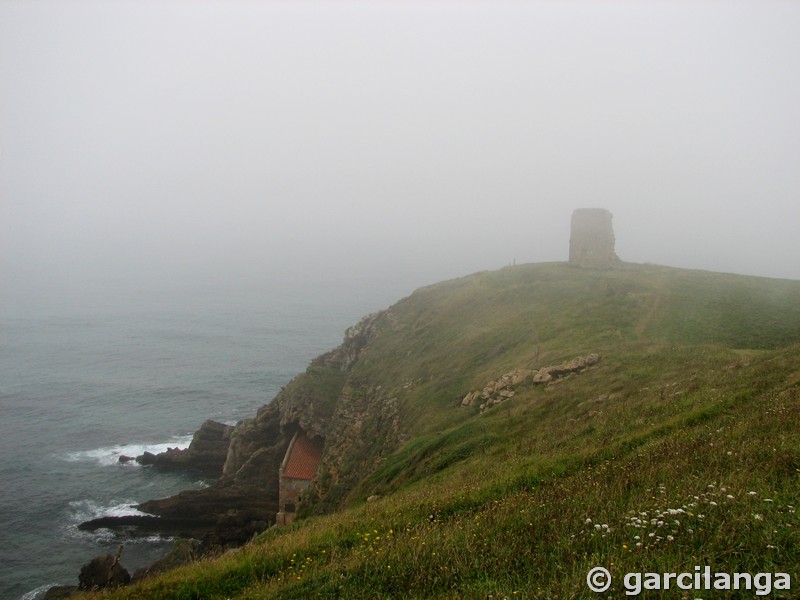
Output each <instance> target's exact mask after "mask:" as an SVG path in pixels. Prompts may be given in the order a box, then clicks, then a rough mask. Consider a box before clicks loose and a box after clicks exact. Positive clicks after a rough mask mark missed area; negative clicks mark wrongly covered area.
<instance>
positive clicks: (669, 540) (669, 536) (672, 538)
mask: <svg viewBox="0 0 800 600" xmlns="http://www.w3.org/2000/svg"><path fill="white" fill-rule="evenodd" d="M674 539H675V538H674V537H672V536H671V535H668V536H667V541H668V542H671V541H672V540H674Z"/></svg>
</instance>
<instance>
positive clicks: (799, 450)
mask: <svg viewBox="0 0 800 600" xmlns="http://www.w3.org/2000/svg"><path fill="white" fill-rule="evenodd" d="M387 322H389V323H390V325H391V326H387V327H384V328H383V329H382V330H381V331H380V333H379V334H378V335H377V336H376V337H375V338H374V339H373V340H372V341H371V342H370V343H369V345H368V346H367V347H366V348H365V349H364V351H363V353H362V354H361V355H360V357H359V360H358V361H357V363H356V364H355V365H354V366H353V368H352V371H351V373H350V374H349V377H350V378H351V380H358V381H365V382H369V385H371V386H373V387H377V386H381V389H383V390H386V393H387V394H389V395H391V396H393V397H395V398H396V399H397V404H398V407H399V414H400V423H401V429H402V432H403V436H402V437H403V443H402V445H401V446H400V447H399V448H397V449H395V450H393V451H391V452H387V453H386V455H385V457H384V458H383V459H381V460H380V461H379V462H378V467H377V468H375V469H373V470H370V471H369V472H364V473H363V476H362V477H361V478H360V479H359V480H358V481H357V483H356V484H354V485H352V486H351V487H350V488H348V489H347V490H346V493H342V494H341V497H340V499H339V501H338V506H339V508H338V510H336V511H335V512H334V513H332V514H326V515H318V516H309V517H308V518H305V519H302V520H300V521H298V522H297V523H295V524H294V525H293V526H291V527H289V528H285V529H275V528H273V529H270V530H268V531H267V532H265V533H264V534H263V535H261V536H260V537H259V538H257V539H256V540H254V541H253V542H252V543H251V544H249V545H247V546H245V547H243V548H241V549H238V550H236V551H232V552H229V553H227V554H225V555H223V556H221V557H219V558H217V559H214V560H202V561H198V562H196V563H194V564H191V565H188V566H185V567H182V568H179V569H176V570H174V571H171V572H169V573H167V574H165V575H162V576H161V577H158V578H156V579H152V580H148V581H145V582H143V583H141V584H139V585H136V586H133V587H130V588H125V589H121V590H118V591H117V592H114V593H111V592H108V593H105V594H100V596H101V597H113V598H137V599H138V598H153V599H155V598H163V599H173V598H174V599H187V600H188V599H201V598H202V599H210V598H284V599H288V598H298V599H299V598H315V597H322V598H487V597H493V598H503V597H507V598H582V597H586V598H590V597H595V596H596V594H594V593H592V592H590V591H589V590H588V588H587V586H586V582H585V578H586V574H587V572H588V571H589V569H591V568H592V567H595V566H604V567H607V568H608V569H609V570H610V572H611V574H612V576H614V580H615V582H616V583H615V584H614V587H613V588H612V591H611V597H624V596H625V594H624V590H623V588H622V587H621V585H620V582H621V577H622V575H623V574H625V573H627V572H633V571H657V572H663V571H671V572H674V571H678V572H680V571H689V572H692V571H693V570H694V568H695V566H696V565H700V566H702V565H709V566H711V568H712V570H714V571H727V572H736V571H738V572H751V573H757V572H787V573H790V574H791V575H792V583H793V587H796V588H797V587H798V586H800V581H798V580H797V578H798V577H799V576H800V572H798V569H797V565H798V564H800V519H798V518H797V514H796V509H795V507H797V506H798V504H800V425H798V423H800V282H796V281H786V280H773V279H763V278H755V277H744V276H738V275H726V274H718V273H708V272H700V271H686V270H679V269H670V268H665V267H656V266H642V265H629V264H621V265H620V266H619V267H618V268H616V269H614V270H611V271H588V270H581V269H576V268H572V267H569V266H567V265H565V264H561V263H559V264H539V265H523V266H516V267H509V268H506V269H502V270H500V271H495V272H486V273H478V274H475V275H472V276H469V277H464V278H461V279H457V280H453V281H448V282H444V283H441V284H438V285H434V286H430V287H426V288H423V289H420V290H418V291H416V292H415V293H414V294H412V295H411V296H409V297H408V298H405V299H403V300H401V301H400V302H398V303H397V304H396V305H394V306H393V307H392V308H391V309H390V310H389V312H388V316H387ZM589 353H599V354H600V355H601V357H602V358H601V361H600V363H599V364H597V365H596V366H594V367H592V368H590V369H588V370H586V371H584V372H583V373H580V374H577V375H573V376H570V377H568V378H565V379H563V380H560V381H558V382H556V383H553V384H551V385H540V384H534V383H533V382H531V381H530V380H526V381H525V382H523V383H521V384H519V385H518V386H516V388H515V390H514V391H515V394H514V396H513V398H510V399H508V400H506V401H505V402H503V403H502V404H500V405H499V406H496V407H494V408H491V409H489V410H486V411H485V412H481V411H480V410H479V408H478V406H477V405H473V406H469V407H461V406H460V403H461V399H462V398H463V397H464V395H465V394H466V393H468V392H470V391H472V390H480V389H481V388H483V387H484V386H485V385H486V383H487V382H489V381H492V380H496V379H497V378H498V377H500V376H501V375H502V374H504V373H506V372H509V371H512V370H514V369H519V368H525V369H538V368H541V367H545V366H548V365H554V364H557V363H559V362H563V361H565V360H569V359H571V358H574V357H576V356H580V355H586V354H589ZM323 375H324V374H323ZM302 377H303V376H301V378H300V380H298V381H297V382H296V383H295V384H293V385H303V382H302ZM305 377H307V378H309V386H315V385H316V386H319V385H322V384H320V383H319V382H323V383H324V382H325V381H327V380H328V379H327V378H326V377H324V376H321V375H320V373H319V371H318V369H315V370H311V371H310V372H309V374H308V375H306V376H305ZM337 385H339V383H337ZM326 389H327V388H326ZM328 391H329V390H328ZM328 391H326V392H325V394H328ZM373 495H376V496H379V497H378V498H377V499H374V500H373V501H370V502H367V501H366V498H367V497H369V496H373ZM309 512H313V511H309ZM123 562H124V561H123ZM799 589H800V588H799ZM794 593H796V592H794ZM717 594H718V596H715V595H714V593H713V592H712V593H710V594H708V595H707V596H704V597H730V595H729V594H726V593H721V592H717ZM752 595H753V593H752V592H751V593H750V594H747V597H752ZM790 595H791V593H789V596H790ZM647 597H665V598H666V597H670V598H678V597H681V596H680V594H676V592H675V590H671V591H669V592H663V596H659V595H658V593H653V592H651V593H650V594H649V595H648V596H647ZM691 597H694V596H691Z"/></svg>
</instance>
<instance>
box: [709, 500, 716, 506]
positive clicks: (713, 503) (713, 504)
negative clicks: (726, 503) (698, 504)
mask: <svg viewBox="0 0 800 600" xmlns="http://www.w3.org/2000/svg"><path fill="white" fill-rule="evenodd" d="M709 504H710V505H711V506H716V505H717V503H716V502H714V501H713V500H712V501H711V502H709Z"/></svg>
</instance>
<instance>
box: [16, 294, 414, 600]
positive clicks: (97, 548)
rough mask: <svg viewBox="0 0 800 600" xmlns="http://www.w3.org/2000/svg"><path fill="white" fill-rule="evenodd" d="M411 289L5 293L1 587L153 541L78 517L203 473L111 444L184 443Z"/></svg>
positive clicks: (30, 582)
mask: <svg viewBox="0 0 800 600" xmlns="http://www.w3.org/2000/svg"><path fill="white" fill-rule="evenodd" d="M410 291H411V288H410V287H404V286H403V285H401V284H400V283H397V282H395V283H394V284H390V285H375V282H374V281H370V282H367V281H352V280H351V281H343V280H338V281H328V282H321V281H316V282H298V281H294V282H289V281H283V282H278V283H275V284H263V285H233V284H229V285H174V286H162V287H156V288H152V289H139V288H135V287H133V286H128V287H126V288H124V289H123V288H121V287H115V286H106V285H97V286H87V287H81V288H80V289H77V288H76V289H68V290H64V289H61V290H58V291H57V292H56V291H52V290H46V289H42V290H34V292H35V293H33V292H31V290H28V293H27V294H18V295H16V296H14V295H12V294H9V293H3V294H2V298H0V300H1V302H0V456H1V457H2V460H0V599H2V600H7V599H8V600H10V599H14V600H16V599H18V598H22V597H25V598H26V599H28V598H35V597H36V596H37V595H38V594H39V593H41V591H42V590H43V589H44V587H46V586H48V585H52V584H68V585H76V584H77V576H78V573H79V570H80V567H81V565H83V564H84V563H86V562H87V561H89V560H90V559H91V558H93V557H94V556H96V555H99V554H104V553H113V552H114V551H115V550H116V548H117V547H118V545H119V544H120V543H122V542H124V543H125V550H124V552H123V555H122V561H121V562H122V563H123V565H124V566H125V567H126V568H127V569H128V570H129V571H130V572H131V573H133V571H134V570H135V569H136V568H139V567H142V566H145V565H146V564H148V563H150V562H152V561H153V560H155V559H156V558H158V557H159V556H160V555H162V554H163V553H164V552H165V551H166V549H167V548H168V542H165V541H163V540H158V539H147V540H120V539H119V538H115V537H114V536H113V535H111V534H109V533H108V532H102V531H101V532H99V533H91V534H89V533H84V532H80V531H78V529H77V525H78V524H79V523H80V522H82V521H85V520H87V519H90V518H93V517H97V516H102V515H112V514H127V513H132V514H133V513H135V510H134V509H133V508H132V506H131V505H132V504H135V503H138V502H141V501H144V500H147V499H150V498H158V497H163V496H167V495H170V494H174V493H176V492H178V491H180V490H182V489H187V488H197V487H200V486H204V485H206V482H204V481H202V480H199V479H197V478H196V477H195V478H192V477H189V476H186V475H181V474H167V473H163V472H159V471H156V470H154V469H152V468H149V467H140V466H138V465H136V464H133V463H128V464H121V463H120V462H119V457H120V456H121V455H129V456H135V455H137V454H141V453H142V452H144V451H145V450H149V451H151V452H159V451H162V450H165V449H166V448H167V447H171V446H179V447H185V446H186V445H188V443H189V441H190V440H191V435H192V433H193V432H194V431H195V430H196V429H197V428H198V427H199V426H200V424H201V423H202V422H203V421H204V420H205V419H208V418H211V419H215V420H218V421H222V422H228V423H233V422H236V421H238V420H240V419H243V418H247V417H251V416H254V414H255V412H256V410H257V409H258V407H260V406H261V405H263V404H265V403H266V402H268V401H269V400H271V399H272V398H273V397H274V396H275V394H276V393H277V392H278V391H279V390H280V388H281V387H282V386H283V385H285V384H286V383H287V382H288V381H289V380H290V379H291V378H292V377H293V376H294V375H296V374H297V373H299V372H301V371H302V370H304V369H305V367H306V366H307V364H308V362H309V361H310V360H311V359H312V358H313V357H315V356H317V355H319V354H321V353H322V352H324V351H327V350H329V349H331V348H333V347H335V346H337V345H338V344H339V343H340V342H341V340H342V337H343V335H344V330H345V329H346V328H347V327H348V326H350V325H352V324H354V323H356V322H357V321H358V320H359V318H360V317H362V316H363V315H365V314H367V313H369V312H373V311H375V310H380V309H382V308H385V307H387V306H388V305H390V304H391V303H392V302H394V301H395V300H397V299H399V298H400V297H401V296H403V295H407V294H408V293H409V292H410ZM37 590H38V591H37Z"/></svg>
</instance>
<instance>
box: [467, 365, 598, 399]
mask: <svg viewBox="0 0 800 600" xmlns="http://www.w3.org/2000/svg"><path fill="white" fill-rule="evenodd" d="M598 362H600V355H599V354H589V355H587V356H579V357H577V358H574V359H572V360H570V361H568V362H565V363H561V364H559V365H553V366H551V367H543V368H541V369H538V370H534V369H515V370H514V371H510V372H508V373H505V374H503V375H501V376H500V377H499V378H497V379H496V380H492V381H490V382H489V383H487V384H486V385H485V386H484V387H483V389H481V390H475V391H472V392H468V393H467V394H466V395H465V396H464V398H463V400H461V406H472V405H474V404H477V403H478V402H480V410H481V412H483V411H484V410H486V409H489V408H492V407H493V406H497V405H498V404H501V403H502V402H503V401H505V400H508V399H509V398H513V397H514V394H515V393H516V392H515V391H514V388H516V387H518V386H520V385H522V384H524V383H531V384H549V383H552V382H554V381H556V380H558V379H562V378H564V377H567V376H568V375H572V374H573V373H580V372H581V371H584V370H585V369H588V368H589V367H591V366H593V365H596V364H597V363H598Z"/></svg>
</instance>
